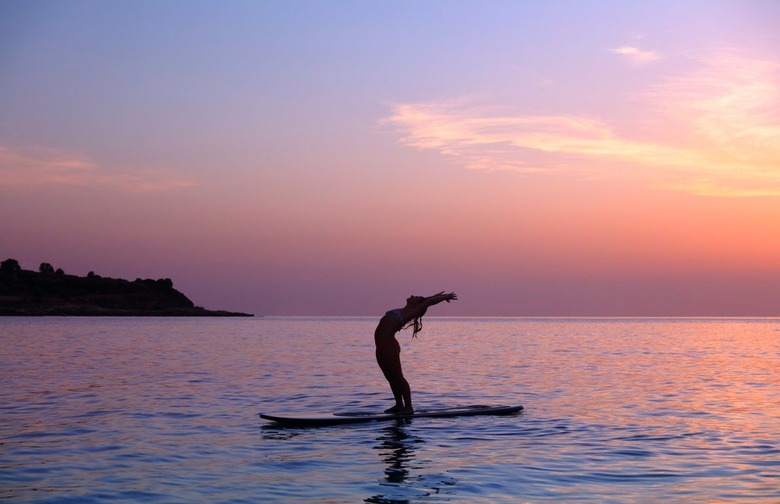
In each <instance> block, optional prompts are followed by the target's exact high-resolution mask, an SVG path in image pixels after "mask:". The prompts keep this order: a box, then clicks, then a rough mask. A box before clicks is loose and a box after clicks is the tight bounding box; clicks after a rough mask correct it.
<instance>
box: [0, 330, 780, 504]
mask: <svg viewBox="0 0 780 504" xmlns="http://www.w3.org/2000/svg"><path fill="white" fill-rule="evenodd" d="M375 323H376V320H374V319H366V318H353V319H345V318H311V319H302V318H295V319H262V318H261V319H176V318H174V319H119V318H117V319H101V318H95V319H91V318H87V319H84V318H32V319H23V318H0V345H2V346H1V348H2V352H0V379H1V380H2V383H1V385H2V386H1V387H0V499H2V500H5V501H12V502H108V501H126V502H137V501H145V502H285V503H287V502H293V503H295V502H326V503H328V502H333V503H336V502H338V503H340V502H375V503H390V502H410V503H411V502H420V503H423V502H469V503H472V502H485V503H493V502H540V501H549V502H599V503H601V502H662V501H665V502H732V501H741V502H780V319H725V320H705V319H669V320H666V319H625V320H616V319H583V320H573V319H436V318H433V317H431V318H429V319H428V321H427V323H426V324H425V329H424V330H423V332H422V333H421V334H420V338H419V339H418V340H414V341H412V340H411V338H410V334H408V333H401V336H400V337H399V340H400V341H401V345H402V348H403V353H402V359H403V362H404V368H405V373H406V375H407V377H408V378H409V381H410V382H411V384H412V390H413V393H414V399H415V403H416V406H417V407H418V408H422V407H426V406H431V407H432V406H452V405H458V404H478V403H502V404H515V403H517V404H523V405H525V407H526V410H525V412H524V413H522V414H521V415H517V416H509V417H463V418H449V419H414V420H411V421H407V422H391V423H387V422H385V423H367V424H359V425H350V426H340V427H327V428H307V429H302V428H297V429H293V428H282V427H280V426H277V425H274V424H269V423H266V422H264V421H262V420H259V419H258V418H257V414H258V413H260V412H268V413H282V412H312V411H316V412H329V411H333V410H339V409H349V410H354V409H361V408H375V409H378V408H385V407H387V406H389V405H390V404H391V402H392V399H391V396H390V393H389V389H388V386H387V384H386V383H385V382H384V379H383V378H382V375H381V373H380V372H379V370H378V368H377V366H376V363H375V362H374V357H373V338H372V334H373V329H374V325H375Z"/></svg>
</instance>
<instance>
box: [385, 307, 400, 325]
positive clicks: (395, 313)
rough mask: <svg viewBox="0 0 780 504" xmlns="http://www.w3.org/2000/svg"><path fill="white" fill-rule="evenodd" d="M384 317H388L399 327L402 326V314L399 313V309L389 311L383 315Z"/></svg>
mask: <svg viewBox="0 0 780 504" xmlns="http://www.w3.org/2000/svg"><path fill="white" fill-rule="evenodd" d="M385 315H390V316H391V317H393V318H394V319H396V320H397V321H398V323H399V324H401V325H403V324H404V314H403V313H401V310H399V309H395V310H390V311H389V312H387V313H385Z"/></svg>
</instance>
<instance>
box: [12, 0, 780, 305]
mask: <svg viewBox="0 0 780 504" xmlns="http://www.w3.org/2000/svg"><path fill="white" fill-rule="evenodd" d="M648 4H649V5H636V4H635V3H624V2H598V3H587V2H574V1H571V2H556V3H555V4H554V5H552V4H551V5H546V4H544V3H527V4H526V3H519V2H497V3H492V4H490V5H489V6H483V5H481V4H478V3H473V4H470V3H464V4H453V3H451V2H425V3H420V4H416V3H415V4H412V3H409V4H400V5H399V4H397V3H395V2H374V3H370V4H365V3H360V2H358V3H354V4H353V3H350V2H346V3H338V4H334V3H330V2H303V3H300V4H298V5H296V6H295V7H293V6H292V5H289V4H286V3H284V2H278V3H275V2H263V3H251V2H249V3H245V4H235V5H231V6H230V8H228V7H224V6H223V4H221V3H219V2H205V3H200V4H196V5H193V4H190V3H188V2H166V3H164V4H160V3H157V2H143V1H142V2H122V1H120V2H110V3H106V4H94V3H85V2H78V1H74V2H66V3H65V2H45V1H32V2H14V1H11V2H4V3H2V4H1V5H0V89H2V90H3V92H2V94H0V236H2V238H0V256H2V259H5V258H8V257H12V258H15V259H17V260H19V261H20V263H21V264H22V267H24V268H25V269H37V267H38V265H39V264H40V263H41V262H49V263H51V264H53V265H54V266H55V267H61V268H63V269H64V270H65V271H66V272H68V273H72V274H79V275H84V274H86V273H87V272H88V271H95V272H96V273H98V274H101V275H103V276H113V277H123V278H128V279H135V278H137V277H141V278H161V277H166V278H171V279H172V280H173V281H174V285H175V286H176V287H177V288H178V289H180V290H181V291H183V292H184V293H185V294H187V295H188V296H189V297H190V298H191V299H192V300H193V301H194V302H195V303H196V304H198V305H202V306H205V307H207V308H213V309H229V310H240V311H250V312H253V313H256V314H258V315H263V314H267V315H376V314H381V313H382V312H384V311H385V310H387V309H389V308H392V307H395V306H398V305H400V304H402V303H403V300H404V299H405V298H406V296H408V295H409V294H411V293H421V294H432V293H435V292H438V291H441V290H448V291H449V290H454V291H456V292H457V293H458V294H459V296H460V300H459V301H458V302H457V303H453V304H451V305H444V306H442V307H437V308H436V309H435V313H434V312H433V311H432V312H431V314H432V315H433V314H438V315H486V316H487V315H502V316H511V315H543V316H585V315H593V316H624V315H626V316H632V315H633V316H664V315H680V316H752V315H763V316H768V315H780V35H779V34H778V33H777V30H776V27H777V26H780V5H778V4H777V3H776V2H771V1H744V2H737V1H717V2H703V1H702V2H698V1H686V2H678V3H675V5H674V6H671V5H668V6H664V7H663V8H661V7H658V6H656V5H652V4H651V3H648ZM150 13H152V14H153V15H149V14H150Z"/></svg>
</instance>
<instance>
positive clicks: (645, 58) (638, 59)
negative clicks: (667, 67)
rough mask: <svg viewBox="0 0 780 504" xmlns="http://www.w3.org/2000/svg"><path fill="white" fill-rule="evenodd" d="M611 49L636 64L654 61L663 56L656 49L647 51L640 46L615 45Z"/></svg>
mask: <svg viewBox="0 0 780 504" xmlns="http://www.w3.org/2000/svg"><path fill="white" fill-rule="evenodd" d="M610 51H611V52H613V53H615V54H619V55H620V56H622V57H623V58H625V59H626V60H628V61H629V62H630V63H632V64H634V65H644V64H647V63H652V62H653V61H656V60H658V59H660V58H661V55H660V54H658V53H657V52H655V51H645V50H643V49H640V48H638V47H635V46H629V45H625V46H620V47H615V48H614V49H610Z"/></svg>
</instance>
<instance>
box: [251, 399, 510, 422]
mask: <svg viewBox="0 0 780 504" xmlns="http://www.w3.org/2000/svg"><path fill="white" fill-rule="evenodd" d="M522 409H523V407H522V406H485V405H481V404H475V405H471V406H454V407H451V408H430V409H420V410H415V411H414V413H413V414H411V415H397V414H393V413H372V412H369V411H345V412H340V413H328V414H320V415H265V414H260V418H263V419H265V420H270V421H272V422H277V423H279V424H285V425H297V426H311V427H316V426H322V425H341V424H352V423H361V422H375V421H383V420H403V419H409V418H437V417H456V416H474V415H512V414H515V413H519V412H520V411H522Z"/></svg>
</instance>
